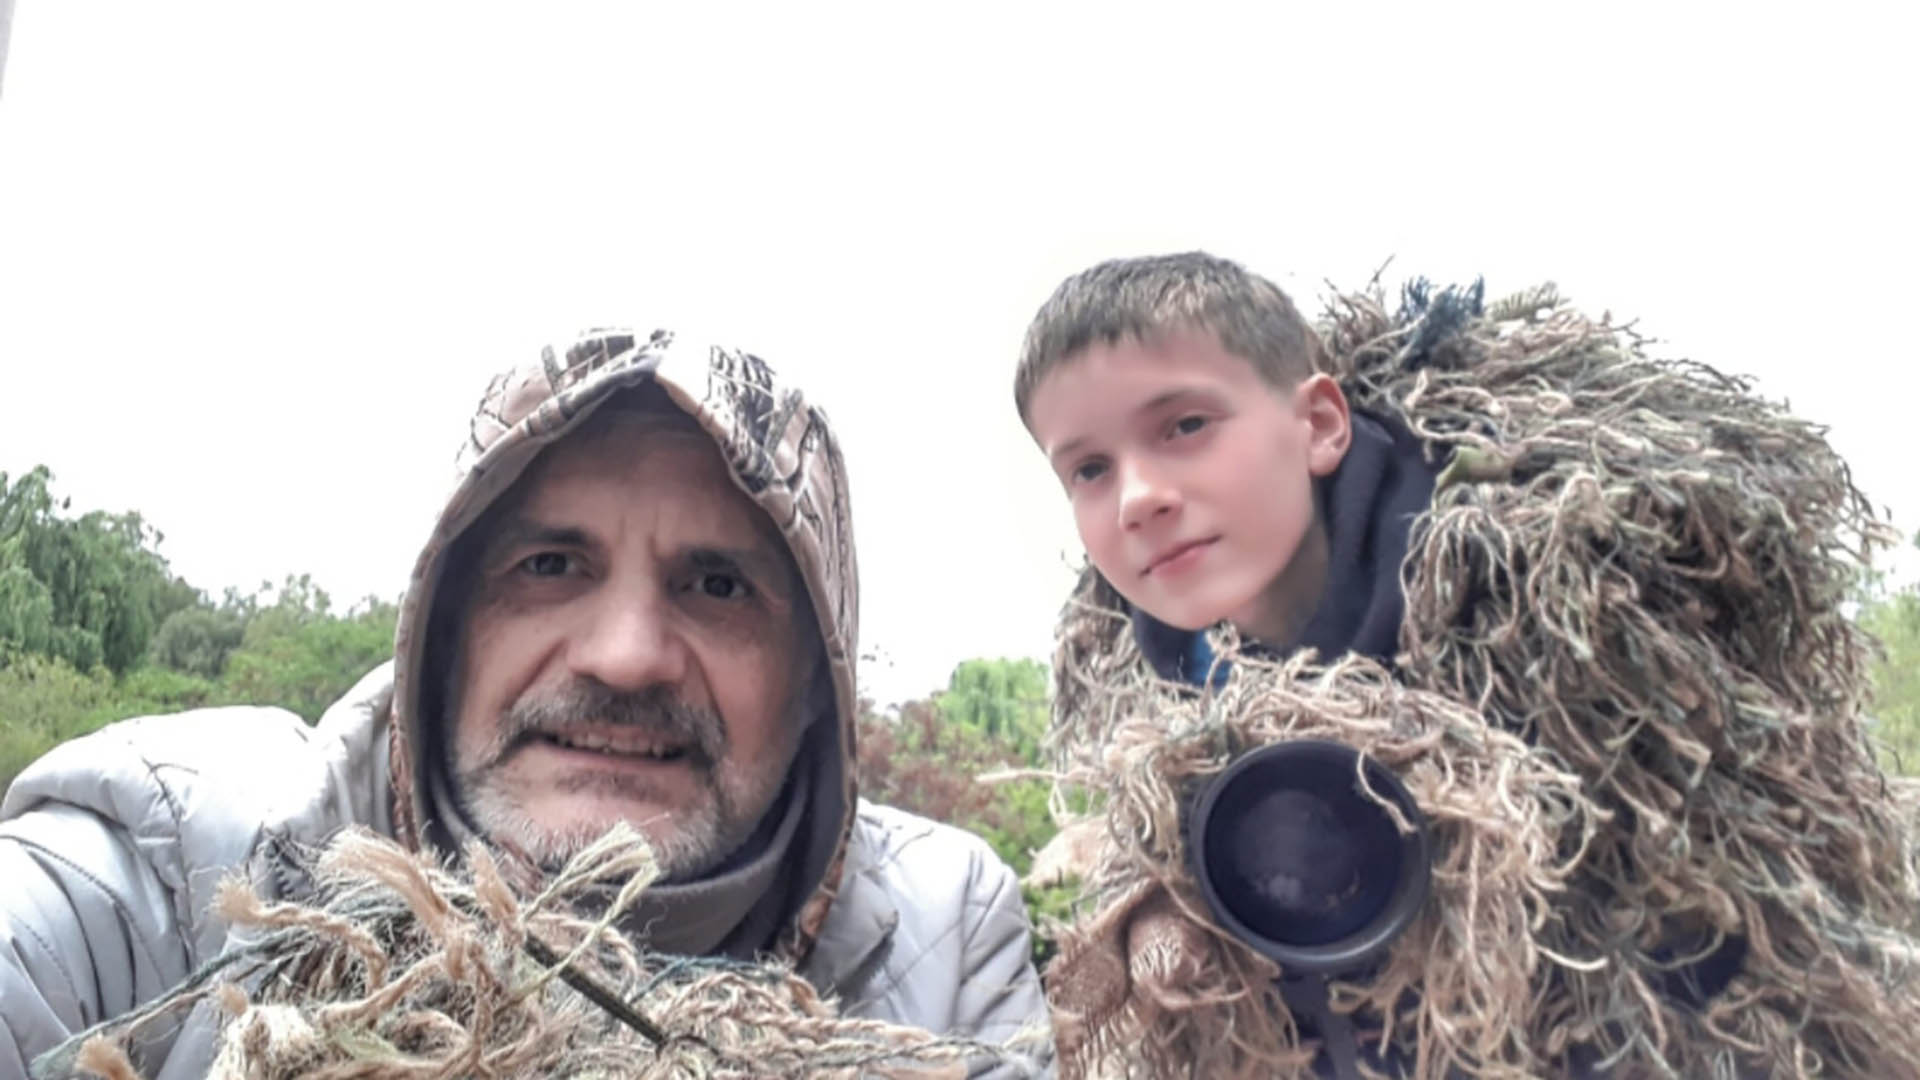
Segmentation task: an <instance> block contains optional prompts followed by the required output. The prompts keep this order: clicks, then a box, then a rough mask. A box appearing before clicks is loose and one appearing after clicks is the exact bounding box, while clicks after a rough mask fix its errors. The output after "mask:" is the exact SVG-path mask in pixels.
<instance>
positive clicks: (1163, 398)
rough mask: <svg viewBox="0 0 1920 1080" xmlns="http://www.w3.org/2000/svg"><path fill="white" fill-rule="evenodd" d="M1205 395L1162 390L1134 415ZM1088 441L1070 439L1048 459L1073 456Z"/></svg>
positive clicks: (1195, 389) (1187, 389)
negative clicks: (1191, 397)
mask: <svg viewBox="0 0 1920 1080" xmlns="http://www.w3.org/2000/svg"><path fill="white" fill-rule="evenodd" d="M1205 393H1206V391H1205V390H1203V389H1201V388H1200V387H1197V386H1176V387H1173V388H1172V389H1170V390H1162V391H1160V392H1159V393H1157V394H1155V395H1153V396H1152V397H1150V398H1148V399H1147V400H1145V401H1143V402H1141V403H1140V404H1138V405H1136V406H1134V408H1133V414H1134V415H1135V416H1138V415H1140V414H1141V413H1150V412H1153V411H1154V410H1155V409H1158V408H1161V407H1163V406H1165V405H1167V404H1169V403H1171V402H1175V401H1178V400H1180V399H1181V398H1184V397H1190V396H1194V395H1202V394H1205ZM1086 441H1087V439H1086V436H1084V435H1083V436H1080V437H1078V438H1073V439H1068V440H1067V441H1066V442H1063V443H1061V444H1060V445H1059V446H1056V447H1054V449H1053V450H1052V452H1050V453H1049V454H1047V459H1048V460H1050V461H1051V460H1057V459H1059V458H1062V457H1065V456H1066V455H1068V454H1071V453H1072V452H1073V451H1075V450H1077V449H1079V447H1080V444H1081V443H1084V442H1086Z"/></svg>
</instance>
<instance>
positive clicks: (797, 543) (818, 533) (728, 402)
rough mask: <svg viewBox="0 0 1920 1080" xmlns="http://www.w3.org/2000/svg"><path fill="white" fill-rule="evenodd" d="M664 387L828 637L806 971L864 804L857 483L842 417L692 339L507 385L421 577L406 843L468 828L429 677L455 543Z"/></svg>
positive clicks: (475, 428)
mask: <svg viewBox="0 0 1920 1080" xmlns="http://www.w3.org/2000/svg"><path fill="white" fill-rule="evenodd" d="M648 383H653V384H656V385H657V386H658V387H660V388H661V389H662V390H664V391H665V393H666V395H667V397H668V399H669V400H671V401H672V403H673V404H675V405H677V406H678V407H679V408H681V409H683V410H685V411H686V412H687V414H688V415H689V416H691V417H692V418H693V419H694V420H695V421H696V422H697V423H698V424H699V426H700V428H701V429H702V430H703V431H704V432H706V433H707V434H708V435H710V436H711V437H712V438H713V440H714V442H715V444H716V445H717V446H718V447H719V449H720V453H721V456H722V458H723V459H724V460H725V461H726V463H727V466H728V469H729V470H730V472H731V473H732V475H733V479H734V480H735V482H736V483H738V484H739V486H740V489H741V490H742V491H744V492H746V493H747V495H748V496H749V497H750V498H751V499H752V500H753V501H754V503H755V504H757V505H758V506H759V507H760V508H761V509H762V510H763V511H765V512H766V514H767V516H768V518H770V519H771V520H772V522H773V524H774V526H775V528H777V529H778V530H779V532H780V535H781V536H782V537H784V538H785V540H786V543H787V546H788V548H789V550H790V551H791V552H792V555H793V559H794V563H795V565H796V566H797V567H798V570H799V573H800V576H801V578H802V580H803V581H804V583H805V585H806V589H807V593H808V596H809V598H810V599H811V601H812V606H813V610H814V613H815V616H816V619H817V621H818V624H819V631H820V638H821V641H822V644H823V646H824V649H823V651H824V653H825V657H826V664H827V668H828V671H829V672H830V677H831V679H832V689H833V702H834V712H835V715H834V716H833V717H830V718H829V717H815V718H813V719H814V721H815V722H814V723H813V724H812V725H811V727H810V728H809V734H808V736H807V738H806V739H805V741H804V742H803V743H802V745H801V748H800V752H799V755H798V756H797V757H796V759H795V763H794V768H795V770H802V769H806V770H809V776H808V780H809V781H810V782H809V783H808V784H806V785H804V786H802V787H801V788H799V789H797V790H801V791H804V792H805V796H804V798H805V800H806V802H805V805H804V808H803V810H802V813H803V814H804V817H803V819H802V820H803V824H802V826H801V827H800V830H799V832H798V834H797V835H796V836H795V838H794V840H793V843H792V850H791V851H790V852H789V858H790V859H791V860H792V862H791V865H792V866H793V867H795V868H796V871H795V872H796V873H797V874H798V875H799V879H798V880H797V881H796V882H794V883H793V885H794V887H793V895H794V896H795V897H799V898H804V899H801V900H799V901H798V902H797V903H796V905H795V909H794V910H793V911H792V912H790V913H789V915H788V918H787V920H786V922H785V925H784V926H783V928H782V929H781V931H780V933H779V936H778V939H777V940H778V949H779V951H780V952H781V953H782V954H783V955H786V956H788V957H789V958H792V959H796V960H797V959H799V958H800V957H802V956H804V955H805V954H806V952H807V951H808V949H809V948H810V947H811V944H812V941H813V939H814V937H815V936H816V935H817V933H818V931H819V927H820V924H821V922H822V921H823V920H824V919H825V917H826V912H827V909H828V907H829V906H830V904H831V902H832V898H833V895H834V892H835V890H836V887H837V885H838V881H839V876H840V868H841V863H842V860H843V858H844V855H845V849H846V843H847V837H848V834H849V832H850V830H851V828H852V823H853V814H854V805H855V790H854V776H853V755H854V717H855V701H856V698H855V691H854V656H855V644H856V641H857V639H858V635H857V626H856V619H857V612H858V606H859V605H858V582H857V576H858V575H857V571H856V567H855V561H854V551H853V529H852V521H851V518H850V517H849V506H848V498H847V482H846V468H845V465H844V463H843V462H842V459H841V456H840V449H839V445H838V443H837V442H836V441H835V439H834V437H833V433H832V431H831V429H830V428H829V427H828V424H827V420H826V417H825V416H824V415H823V414H822V413H821V412H820V411H819V410H818V409H816V408H813V407H811V406H809V405H808V404H807V403H806V402H805V400H804V399H803V398H802V397H801V395H800V394H799V392H798V391H796V390H792V389H790V388H787V387H783V386H780V385H779V384H778V383H776V381H775V379H774V376H773V373H772V372H771V371H770V370H769V369H768V367H767V365H766V364H765V363H764V362H763V361H761V360H760V359H759V358H758V357H755V356H752V355H748V354H745V353H741V352H738V351H735V350H731V349H726V348H722V347H719V346H715V345H709V344H706V343H702V342H695V341H690V340H687V339H685V338H679V337H676V336H675V335H673V334H672V333H669V332H667V331H655V332H653V334H652V335H651V336H642V335H638V334H635V333H633V332H630V331H626V330H595V331H590V332H588V333H587V334H584V335H582V336H581V337H580V338H579V340H577V341H576V342H575V343H574V344H573V345H572V346H571V347H568V348H566V349H564V351H561V350H556V349H554V348H551V347H550V348H547V349H544V350H542V352H541V354H540V358H539V361H538V362H537V363H533V364H529V365H526V366H523V367H518V368H515V369H513V370H511V371H508V372H506V373H505V374H502V375H500V376H497V377H496V378H495V379H494V380H493V381H492V382H491V383H490V384H489V385H488V387H487V390H486V393H485V394H484V395H483V396H482V398H481V400H480V404H479V407H478V408H477V409H476V410H475V412H474V416H473V419H472V421H471V424H470V430H469V432H468V435H467V437H466V438H465V440H464V441H463V442H462V444H461V446H460V450H459V453H458V455H457V459H456V461H457V474H456V475H457V480H456V483H455V486H454V489H453V493H452V495H451V496H450V497H449V498H448V500H447V503H446V506H445V508H444V509H443V510H442V511H441V513H440V516H439V519H438V521H437V523H436V524H435V526H434V529H433V533H432V536H431V538H430V539H429V540H428V542H427V544H426V547H425V549H424V550H423V551H422V552H421V554H420V558H419V561H418V562H417V563H416V564H415V566H414V570H413V575H412V579H411V581H410V582H409V584H408V588H407V595H406V599H405V602H404V603H403V605H402V608H401V613H400V624H399V631H398V636H397V640H396V644H395V649H394V656H395V660H394V686H393V699H392V701H393V704H392V709H393V715H392V724H391V726H390V729H389V730H390V736H391V778H392V782H393V792H394V807H393V816H394V831H395V833H396V834H397V836H398V838H399V839H400V840H401V842H402V843H404V844H406V845H407V846H408V847H410V848H414V849H422V848H440V849H445V848H448V847H450V846H451V843H450V841H451V839H452V838H453V837H456V836H458V835H459V832H460V829H459V827H458V826H457V824H456V823H453V822H447V821H436V820H434V819H435V815H436V811H435V809H434V808H435V807H436V806H437V805H440V804H438V803H436V801H435V799H434V798H433V796H432V792H433V787H434V778H433V770H434V769H435V768H436V767H437V766H436V757H437V750H436V749H435V748H436V747H437V746H438V741H437V740H438V739H439V738H440V736H441V733H440V732H439V730H438V725H439V724H440V723H441V722H442V717H441V716H439V715H438V713H439V708H438V706H437V699H438V697H439V695H440V692H441V690H440V688H439V687H436V686H435V685H433V683H434V681H435V680H434V679H433V678H432V677H430V676H429V675H428V672H429V671H430V670H432V668H431V666H430V665H431V664H432V662H433V657H434V656H435V655H436V654H438V653H440V651H441V650H444V649H446V648H448V647H449V645H450V644H451V643H450V642H447V641H443V640H435V637H436V635H442V636H444V633H445V631H444V629H442V628H440V627H437V626H436V620H435V618H434V612H435V604H436V599H437V597H438V595H439V594H440V592H441V590H442V586H443V584H444V579H445V577H446V576H447V573H448V565H449V563H450V561H451V560H450V555H451V554H452V552H453V550H454V547H455V543H456V541H458V540H459V539H460V537H461V536H462V535H463V534H464V533H465V532H466V531H467V530H468V529H470V528H472V527H473V525H474V524H475V523H476V522H477V521H479V520H480V518H481V516H482V514H483V513H484V512H485V511H486V510H487V509H488V507H490V506H492V505H493V504H494V503H495V502H496V501H497V500H499V499H500V498H501V497H502V496H503V495H505V494H506V493H507V492H508V491H509V490H510V489H511V488H512V487H513V484H514V482H515V481H516V480H517V479H518V478H519V477H520V476H521V475H522V474H523V472H524V471H525V470H526V468H527V467H528V466H529V465H530V464H531V463H532V462H533V461H534V459H535V458H536V457H537V456H538V455H539V454H540V452H541V451H542V450H543V449H544V448H546V447H547V446H549V445H551V444H553V443H554V442H556V441H558V440H560V439H563V438H565V437H566V436H567V435H568V434H569V433H570V432H572V431H573V430H574V429H575V428H577V427H578V426H579V425H580V424H581V423H582V422H583V421H584V420H585V419H586V418H587V416H589V415H590V414H591V413H592V412H593V411H594V410H595V409H596V408H598V407H599V406H600V405H602V404H604V403H605V402H607V401H608V400H609V399H610V398H612V397H613V396H614V395H616V394H617V393H619V392H621V391H624V390H628V389H632V388H635V387H639V386H643V385H645V384H648Z"/></svg>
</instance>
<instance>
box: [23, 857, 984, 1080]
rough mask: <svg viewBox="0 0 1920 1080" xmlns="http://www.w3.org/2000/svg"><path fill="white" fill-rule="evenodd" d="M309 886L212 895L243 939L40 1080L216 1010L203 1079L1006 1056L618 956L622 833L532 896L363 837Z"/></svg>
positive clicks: (744, 972)
mask: <svg viewBox="0 0 1920 1080" xmlns="http://www.w3.org/2000/svg"><path fill="white" fill-rule="evenodd" d="M314 872H315V877H316V885H317V888H316V889H315V890H314V892H313V894H312V895H311V896H310V897H309V898H308V899H307V900H305V901H301V902H274V901H263V900H262V899H261V898H260V897H259V896H258V895H256V893H255V892H254V891H253V890H252V889H251V888H250V887H249V886H248V885H247V884H246V882H245V881H244V879H242V878H240V877H238V876H235V877H232V878H229V879H228V880H227V881H226V882H225V883H224V884H223V886H222V888H221V890H220V894H219V900H218V903H219V905H220V907H221V908H222V911H223V914H224V915H225V917H226V918H228V919H229V920H230V921H231V922H233V923H234V924H235V925H236V926H241V927H246V928H249V929H250V930H251V931H252V935H251V936H252V938H253V940H251V941H249V942H247V943H246V944H245V945H243V946H240V947H238V948H235V949H233V950H231V951H230V952H229V953H227V954H226V955H225V956H224V957H222V958H221V959H220V960H219V961H217V962H215V963H213V964H210V965H208V967H207V968H206V969H205V970H203V971H201V972H199V973H198V974H197V975H196V976H195V977H194V978H193V979H192V980H190V981H189V982H188V983H187V984H185V985H183V986H182V987H180V988H179V989H177V990H176V991H174V992H173V993H172V994H171V995H169V996H168V997H166V998H163V999H162V1000H160V1001H158V1002H155V1003H154V1004H153V1005H151V1006H149V1007H148V1008H146V1009H143V1010H142V1011H141V1012H140V1013H138V1014H136V1015H133V1016H130V1017H126V1018H123V1019H122V1020H119V1021H116V1022H114V1023H112V1024H109V1025H106V1027H105V1030H102V1031H96V1032H89V1033H87V1035H86V1037H84V1038H79V1039H76V1040H74V1041H73V1042H72V1043H71V1044H70V1045H69V1046H68V1047H67V1048H65V1049H63V1051H61V1052H59V1053H56V1054H54V1055H52V1056H51V1058H50V1059H49V1060H46V1061H43V1062H42V1063H40V1064H39V1066H38V1067H37V1068H38V1071H39V1073H40V1074H41V1075H46V1076H59V1077H67V1076H101V1077H106V1078H109V1080H136V1078H138V1077H139V1075H140V1073H139V1072H138V1070H137V1069H136V1068H135V1066H134V1064H133V1062H132V1061H131V1060H130V1059H129V1058H128V1056H127V1055H126V1053H125V1052H124V1051H123V1050H122V1049H121V1041H120V1040H121V1038H123V1037H124V1036H126V1035H127V1034H129V1032H130V1030H131V1029H135V1028H139V1027H142V1026H145V1025H151V1024H158V1023H160V1022H162V1021H164V1020H165V1019H166V1017H167V1016H168V1014H170V1013H173V1012H175V1011H176V1010H180V1009H183V1008H185V1007H187V1006H189V1005H190V1004H191V1003H192V1002H193V1001H195V1000H197V999H200V998H212V999H214V1000H216V1001H218V1002H219V1003H220V1005H221V1006H222V1010H221V1011H222V1014H223V1021H222V1029H221V1032H220V1036H219V1043H218V1045H219V1050H218V1054H217V1056H216V1057H215V1059H214V1062H213V1068H212V1071H211V1073H210V1076H211V1077H213V1078H214V1080H296V1078H300V1080H329V1078H331V1080H346V1078H349V1077H353V1078H359V1080H405V1078H417V1077H460V1076H476V1075H477V1076H496V1077H527V1078H534V1077H550V1076H568V1077H587V1076H591V1077H605V1078H634V1080H667V1078H678V1077H696V1076H698V1077H714V1078H721V1077H743V1078H744V1077H774V1076H781V1077H784V1076H801V1075H805V1076H819V1077H847V1078H852V1077H856V1076H876V1077H898V1078H901V1080H906V1078H909V1077H913V1078H918V1080H935V1078H939V1077H956V1078H957V1077H962V1076H965V1075H966V1070H967V1059H968V1058H969V1056H971V1057H973V1058H974V1059H975V1060H976V1061H978V1060H980V1059H981V1058H983V1057H984V1058H987V1059H1004V1058H1007V1057H1008V1056H1009V1054H1008V1052H1007V1051H1005V1050H1003V1049H999V1048H994V1047H987V1046H982V1045H979V1044H976V1043H973V1042H970V1041H968V1040H964V1039H951V1038H939V1037H936V1036H933V1035H930V1034H928V1033H927V1032H925V1031H922V1030H919V1029H917V1028H911V1027H904V1026H900V1025H896V1024H889V1023H885V1022H882V1021H875V1020H859V1019H853V1018H843V1017H841V1016H839V1015H838V1013H837V1011H836V1010H835V1009H834V1008H833V1006H832V1005H831V1004H830V1003H828V1002H826V1001H823V1000H821V998H820V997H819V995H818V994H817V993H816V992H815V990H814V989H813V988H812V987H811V986H810V985H809V984H808V983H807V982H806V980H804V979H802V978H801V977H800V976H799V975H797V974H795V973H794V972H793V970H792V968H791V967H789V966H787V965H782V964H777V963H773V962H768V963H762V964H752V963H747V962H744V961H738V960H729V959H727V958H725V957H683V956H664V955H661V954H657V953H650V952H647V951H645V950H643V949H636V948H635V947H634V945H633V944H632V943H631V941H630V940H629V939H628V938H627V937H626V936H624V935H622V934H620V933H619V932H617V931H616V930H614V929H613V924H614V922H615V920H616V919H617V918H618V917H619V916H621V915H622V914H624V913H625V912H626V911H627V909H628V908H629V907H630V906H631V905H632V903H633V901H634V900H635V899H636V898H638V896H639V895H640V893H641V892H642V891H643V890H644V889H645V888H646V887H647V886H648V885H649V884H651V883H652V882H653V880H654V878H655V875H656V870H655V866H654V863H653V857H652V854H651V852H650V851H649V850H648V848H647V845H646V843H645V842H644V841H642V840H640V838H639V836H638V834H637V833H635V832H633V831H632V830H631V829H630V828H628V827H626V826H624V825H621V826H617V827H616V828H615V829H614V830H613V831H612V832H610V833H609V834H608V835H607V836H606V837H603V838H602V839H601V840H600V841H599V842H598V843H597V844H595V845H593V846H592V847H590V848H588V849H587V850H585V851H583V852H581V854H579V855H578V856H576V857H575V858H574V859H573V860H572V861H571V862H570V863H569V865H568V866H567V867H566V868H565V869H563V870H562V871H561V872H559V873H558V874H556V875H554V876H553V877H552V879H551V880H550V881H544V882H541V883H540V885H539V888H538V892H537V893H535V894H533V895H528V894H527V893H526V892H525V891H523V890H521V889H517V888H516V887H514V885H512V884H510V883H509V879H510V878H512V877H514V876H515V875H514V873H513V871H512V870H511V869H510V868H507V867H504V866H503V865H502V864H500V863H497V862H496V861H495V859H494V858H493V856H492V855H491V854H490V853H489V851H488V850H487V849H486V848H485V847H484V846H482V845H481V844H479V843H478V842H475V843H473V844H472V845H470V846H469V847H468V849H467V852H466V861H465V869H463V870H462V871H460V875H459V876H456V875H455V874H454V873H451V872H449V871H448V870H447V869H444V868H441V867H437V866H435V865H434V863H433V862H432V861H430V860H427V859H424V858H421V857H419V856H417V855H409V854H408V853H407V852H405V851H403V850H402V849H401V848H400V847H398V846H397V845H395V844H393V843H392V842H390V841H387V840H385V839H383V838H380V837H378V836H376V835H374V834H372V833H369V832H366V831H364V830H353V831H349V832H346V833H343V834H341V836H340V837H338V838H337V839H335V841H334V842H333V843H332V844H331V845H329V847H328V848H327V849H326V851H325V852H324V853H322V854H321V855H320V857H319V858H318V859H317V860H316V861H315V866H314ZM588 911H593V912H595V913H596V914H595V916H594V917H589V916H588V915H587V914H585V913H584V912H588Z"/></svg>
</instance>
